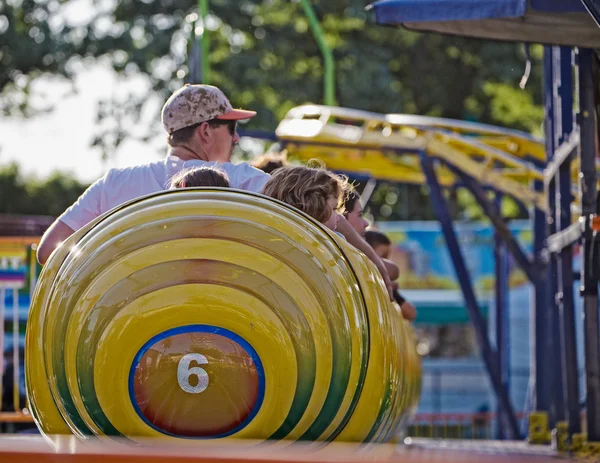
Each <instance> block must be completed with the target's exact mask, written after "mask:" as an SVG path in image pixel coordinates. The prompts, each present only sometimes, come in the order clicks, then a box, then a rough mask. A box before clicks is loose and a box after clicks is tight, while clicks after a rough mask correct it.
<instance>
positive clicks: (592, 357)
mask: <svg viewBox="0 0 600 463" xmlns="http://www.w3.org/2000/svg"><path fill="white" fill-rule="evenodd" d="M593 53H594V52H593V50H590V49H579V55H578V81H579V126H580V130H581V135H580V138H581V142H580V149H579V163H580V169H581V175H580V182H579V194H580V195H581V214H582V216H583V217H584V218H585V220H586V223H587V224H588V225H587V226H586V229H585V231H584V233H583V254H582V256H583V262H582V265H581V280H580V282H581V295H582V296H583V310H584V317H585V324H584V337H585V339H584V343H585V373H586V390H587V397H586V408H587V432H588V439H589V440H590V441H592V442H597V441H600V347H599V346H600V333H599V319H598V275H597V272H594V271H593V270H595V269H593V268H592V263H593V260H594V259H593V256H592V251H593V248H594V246H593V233H592V229H591V227H590V226H589V223H590V219H589V218H590V217H591V216H592V215H593V214H595V213H596V201H597V198H596V194H597V192H596V190H597V188H596V182H597V172H596V153H597V119H596V108H595V97H596V85H597V84H598V82H597V81H596V80H595V79H594V75H595V73H596V72H597V67H595V66H594V55H593Z"/></svg>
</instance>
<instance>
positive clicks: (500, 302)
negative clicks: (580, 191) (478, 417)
mask: <svg viewBox="0 0 600 463" xmlns="http://www.w3.org/2000/svg"><path fill="white" fill-rule="evenodd" d="M502 197H503V196H502V194H501V193H497V194H496V208H497V209H498V210H499V211H501V203H502ZM494 265H495V271H496V281H495V295H494V296H495V308H496V351H497V352H498V373H499V375H500V380H501V381H502V386H503V387H504V388H506V390H507V391H509V392H510V317H509V297H508V294H509V284H508V278H509V264H508V250H507V248H506V244H505V243H504V241H503V239H502V237H501V236H500V234H499V233H498V231H494ZM498 408H500V407H498ZM496 437H497V439H500V440H503V439H505V438H506V435H505V433H504V427H503V426H502V419H501V411H500V410H498V415H497V435H496Z"/></svg>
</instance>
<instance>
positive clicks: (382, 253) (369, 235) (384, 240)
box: [365, 230, 392, 259]
mask: <svg viewBox="0 0 600 463" xmlns="http://www.w3.org/2000/svg"><path fill="white" fill-rule="evenodd" d="M365 240H366V241H367V243H369V245H370V246H371V247H372V248H373V251H375V254H377V255H378V256H379V257H383V258H385V259H389V258H390V254H391V253H392V242H391V241H390V239H389V238H388V237H387V235H386V234H385V233H381V232H380V231H377V230H369V231H367V232H366V233H365Z"/></svg>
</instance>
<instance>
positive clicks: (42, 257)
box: [37, 219, 75, 265]
mask: <svg viewBox="0 0 600 463" xmlns="http://www.w3.org/2000/svg"><path fill="white" fill-rule="evenodd" d="M74 232H75V230H73V229H72V228H71V227H69V226H68V225H67V224H65V223H64V222H62V221H61V220H60V219H57V220H55V221H54V223H53V224H52V225H50V228H48V230H46V232H45V233H44V236H42V240H41V241H40V244H39V246H38V249H37V260H38V262H39V263H40V264H42V265H44V264H45V263H46V261H47V260H48V258H49V257H50V255H51V254H52V252H53V251H54V250H55V249H56V248H57V247H59V246H60V245H61V243H62V242H63V241H64V240H66V239H67V238H68V237H69V236H71V235H72V234H73V233H74Z"/></svg>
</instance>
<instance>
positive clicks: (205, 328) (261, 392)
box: [129, 325, 265, 439]
mask: <svg viewBox="0 0 600 463" xmlns="http://www.w3.org/2000/svg"><path fill="white" fill-rule="evenodd" d="M185 333H209V334H218V335H220V336H223V337H225V338H228V339H231V340H232V341H234V342H236V343H238V344H239V345H240V346H241V347H242V348H243V349H244V350H245V351H246V352H247V353H248V355H249V356H250V358H252V361H253V362H254V365H255V366H256V372H257V375H258V398H257V399H256V403H255V404H254V407H253V408H252V410H251V411H250V414H249V415H248V416H247V417H246V419H245V420H244V421H242V422H241V423H240V424H238V425H237V426H236V427H235V428H233V429H231V430H229V431H227V432H225V433H222V434H217V435H215V436H208V437H192V436H182V435H179V434H173V433H170V432H167V431H165V430H164V429H161V428H159V427H157V426H155V425H154V424H153V423H151V422H150V421H149V420H148V418H146V416H145V415H144V414H143V412H142V410H141V409H140V407H139V405H138V403H137V401H136V400H135V391H134V384H133V383H134V376H135V369H136V368H137V366H138V364H139V363H140V361H141V360H142V357H143V356H144V354H145V353H146V351H147V350H148V349H149V348H150V347H151V346H153V345H155V344H156V343H157V342H159V341H162V340H163V339H165V338H168V337H170V336H175V335H177V334H185ZM264 398H265V370H264V369H263V366H262V362H261V361H260V357H259V356H258V354H257V353H256V351H255V350H254V348H253V347H252V346H251V345H250V343H249V342H248V341H246V340H245V339H244V338H242V337H241V336H239V335H238V334H236V333H234V332H233V331H229V330H228V329H225V328H220V327H218V326H211V325H186V326H180V327H178V328H172V329H170V330H167V331H163V332H162V333H159V334H157V335H156V336H154V337H152V338H151V339H150V340H148V341H147V342H146V343H145V344H144V345H143V346H142V347H141V349H140V350H139V351H138V353H137V354H136V355H135V357H134V359H133V364H132V365H131V369H130V370H129V400H130V401H131V403H132V404H133V408H134V409H135V411H136V413H137V414H138V416H139V417H140V418H141V419H142V420H144V422H145V423H146V424H147V425H148V426H150V427H151V428H152V429H155V430H156V431H158V432H160V433H162V434H166V435H168V436H173V437H180V438H182V439H220V438H222V437H227V436H231V435H232V434H235V433H236V432H238V431H240V430H242V429H243V428H245V427H246V426H247V425H248V423H250V422H251V421H252V420H253V419H254V417H255V416H256V414H257V413H258V411H259V410H260V407H261V406H262V404H263V401H264Z"/></svg>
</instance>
